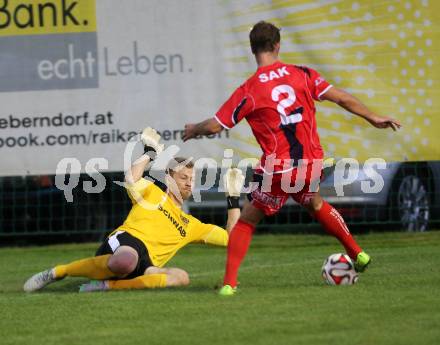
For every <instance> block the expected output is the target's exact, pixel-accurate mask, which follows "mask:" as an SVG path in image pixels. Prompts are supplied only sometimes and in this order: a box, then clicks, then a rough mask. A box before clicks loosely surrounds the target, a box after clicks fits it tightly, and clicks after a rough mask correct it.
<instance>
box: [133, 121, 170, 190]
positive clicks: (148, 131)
mask: <svg viewBox="0 0 440 345" xmlns="http://www.w3.org/2000/svg"><path fill="white" fill-rule="evenodd" d="M141 139H142V143H143V144H144V154H143V155H142V156H141V157H140V158H138V159H137V160H136V161H135V162H134V163H133V165H132V166H131V167H130V168H129V169H128V170H127V171H126V172H125V182H126V183H129V184H134V183H136V182H137V181H139V180H140V179H141V178H142V176H143V175H144V172H145V169H146V168H147V165H148V163H149V162H150V161H151V160H153V159H154V158H155V157H156V156H157V155H158V154H160V153H161V152H162V151H163V149H164V145H163V144H160V143H159V141H160V135H159V134H158V133H157V132H156V130H155V129H153V128H151V127H147V128H145V129H144V131H143V132H142V137H141Z"/></svg>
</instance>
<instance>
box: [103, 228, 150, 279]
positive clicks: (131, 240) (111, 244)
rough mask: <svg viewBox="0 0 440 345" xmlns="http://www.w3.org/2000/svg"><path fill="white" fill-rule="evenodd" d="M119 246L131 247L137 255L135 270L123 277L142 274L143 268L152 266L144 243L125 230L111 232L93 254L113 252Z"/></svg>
mask: <svg viewBox="0 0 440 345" xmlns="http://www.w3.org/2000/svg"><path fill="white" fill-rule="evenodd" d="M120 246H128V247H131V248H133V249H134V250H136V252H137V253H138V256H139V259H138V263H137V266H136V268H135V270H134V271H133V272H131V273H130V274H129V275H128V276H126V277H125V278H123V279H132V278H136V277H139V276H141V275H144V273H145V270H146V269H147V268H148V267H150V266H154V265H153V264H152V262H151V260H150V256H149V255H148V250H147V248H146V247H145V245H144V243H143V242H142V241H141V240H139V239H137V238H136V237H134V236H132V235H130V234H129V233H128V232H125V231H116V232H114V233H113V234H111V236H109V237H108V238H106V239H105V241H104V242H103V243H102V244H101V246H100V247H99V248H98V250H97V251H96V253H95V256H100V255H106V254H113V253H114V252H115V251H116V249H118V248H119V247H120Z"/></svg>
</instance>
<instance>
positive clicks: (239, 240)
mask: <svg viewBox="0 0 440 345" xmlns="http://www.w3.org/2000/svg"><path fill="white" fill-rule="evenodd" d="M263 217H264V213H263V211H261V210H260V209H258V208H256V207H255V206H253V205H252V204H251V203H250V202H248V201H246V203H245V205H244V207H243V210H242V211H241V216H240V219H239V221H238V222H237V224H236V225H235V226H234V228H233V229H232V231H231V233H230V234H229V242H228V256H227V260H226V271H225V277H224V279H223V287H222V288H221V289H220V291H219V294H220V295H224V296H227V295H233V294H234V293H235V291H236V288H237V277H238V269H239V267H240V264H241V262H242V261H243V259H244V257H245V256H246V253H247V251H248V248H249V246H250V244H251V241H252V236H253V234H254V232H255V227H256V225H257V224H258V223H259V222H260V221H261V219H263Z"/></svg>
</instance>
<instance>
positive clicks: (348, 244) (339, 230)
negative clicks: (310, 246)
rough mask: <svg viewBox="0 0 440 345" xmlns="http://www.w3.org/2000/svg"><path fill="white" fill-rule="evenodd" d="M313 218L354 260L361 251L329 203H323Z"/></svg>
mask: <svg viewBox="0 0 440 345" xmlns="http://www.w3.org/2000/svg"><path fill="white" fill-rule="evenodd" d="M315 218H316V220H317V221H318V222H320V223H321V225H322V226H323V227H324V229H325V231H327V233H328V234H330V235H333V236H335V237H336V238H337V239H338V240H339V242H341V243H342V245H343V246H344V247H345V250H346V252H347V254H348V256H349V257H351V258H352V259H354V260H356V257H357V255H358V254H359V253H360V252H361V251H362V249H361V248H360V247H359V246H358V245H357V243H356V241H355V240H354V238H353V236H351V234H350V231H349V230H348V227H347V225H346V224H345V221H344V219H343V218H342V216H341V215H340V214H339V212H338V211H337V210H336V209H335V208H333V207H332V206H331V205H330V204H329V203H327V202H325V201H324V202H323V204H322V207H321V209H320V210H319V211H317V212H315Z"/></svg>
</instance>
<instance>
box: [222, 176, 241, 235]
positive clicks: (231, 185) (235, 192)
mask: <svg viewBox="0 0 440 345" xmlns="http://www.w3.org/2000/svg"><path fill="white" fill-rule="evenodd" d="M244 179H245V178H244V175H243V173H242V171H241V170H240V169H237V168H234V169H228V171H227V172H226V174H225V176H224V187H225V192H226V199H227V202H228V220H227V222H226V230H227V231H228V232H231V230H232V228H233V227H234V225H235V224H236V223H237V221H238V219H239V218H240V214H241V212H240V205H239V200H240V193H241V190H242V189H243V185H244Z"/></svg>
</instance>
